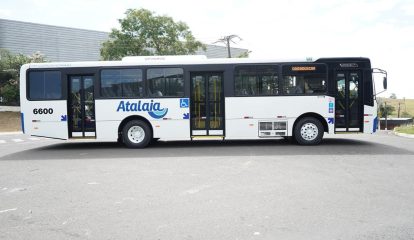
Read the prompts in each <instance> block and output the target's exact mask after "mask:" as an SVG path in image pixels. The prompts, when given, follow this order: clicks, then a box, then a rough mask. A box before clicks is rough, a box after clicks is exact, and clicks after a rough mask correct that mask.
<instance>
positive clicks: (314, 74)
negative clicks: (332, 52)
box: [283, 64, 327, 95]
mask: <svg viewBox="0 0 414 240" xmlns="http://www.w3.org/2000/svg"><path fill="white" fill-rule="evenodd" d="M296 69H299V70H296ZM295 70H296V71H295ZM326 82H327V81H326V67H325V66H324V65H317V64H316V65H314V66H313V65H312V66H296V65H286V66H283V93H284V94H285V95H312V94H321V93H325V92H326V89H327V86H326Z"/></svg>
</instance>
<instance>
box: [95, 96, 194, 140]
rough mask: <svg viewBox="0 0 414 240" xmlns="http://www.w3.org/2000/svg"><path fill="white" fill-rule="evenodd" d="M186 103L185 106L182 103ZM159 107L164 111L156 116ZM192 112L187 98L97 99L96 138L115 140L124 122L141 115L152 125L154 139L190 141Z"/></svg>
mask: <svg viewBox="0 0 414 240" xmlns="http://www.w3.org/2000/svg"><path fill="white" fill-rule="evenodd" d="M183 100H184V101H185V103H186V105H183V104H181V103H182V101H183ZM151 104H152V108H151ZM156 104H158V105H156ZM156 106H158V109H160V110H162V111H159V112H158V113H157V112H156V109H157V107H156ZM154 108H155V109H154ZM189 110H190V108H189V99H188V98H157V99H111V100H109V99H96V100H95V115H96V133H97V134H96V138H97V139H98V140H102V141H116V140H117V139H118V127H119V126H120V124H121V122H122V120H124V119H125V118H127V117H130V116H141V117H143V118H145V119H147V120H148V121H149V122H150V123H151V127H152V129H153V137H154V138H162V139H164V140H190V120H189V116H190V113H189ZM164 111H165V112H164ZM153 113H155V114H158V116H157V115H154V114H153ZM164 113H165V114H164ZM154 116H155V117H154Z"/></svg>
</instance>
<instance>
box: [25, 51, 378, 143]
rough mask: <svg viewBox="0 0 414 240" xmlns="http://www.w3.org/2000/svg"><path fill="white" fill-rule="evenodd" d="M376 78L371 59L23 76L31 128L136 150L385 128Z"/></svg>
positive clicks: (118, 67) (190, 62)
mask: <svg viewBox="0 0 414 240" xmlns="http://www.w3.org/2000/svg"><path fill="white" fill-rule="evenodd" d="M373 72H374V70H373V69H371V63H370V60H369V59H367V58H322V59H318V60H316V61H313V62H306V61H303V62H300V61H291V62H281V61H258V60H251V59H206V58H205V57H204V58H203V57H199V56H192V57H191V56H187V57H184V56H182V57H179V56H175V57H168V56H165V57H163V56H157V57H127V58H125V59H123V60H122V61H99V62H66V63H31V64H25V65H23V66H22V68H21V75H20V76H21V77H20V98H21V118H22V129H23V132H24V133H25V134H28V135H31V136H39V137H48V138H56V139H64V140H67V139H74V140H76V139H85V138H87V139H93V140H96V141H120V142H123V143H124V144H125V145H126V146H127V147H131V148H143V147H146V146H147V145H148V144H149V143H151V142H152V141H153V140H158V139H161V140H167V141H175V140H200V139H211V140H213V139H214V140H232V139H272V138H281V137H284V138H292V139H294V140H295V141H296V142H297V143H299V144H302V145H314V144H318V143H320V142H321V139H322V137H323V135H324V133H327V134H335V133H368V134H371V133H374V132H375V131H376V129H377V125H378V117H377V104H376V101H375V93H374V82H373V77H372V76H373ZM381 72H382V73H384V74H385V75H386V72H385V71H382V70H381ZM384 88H386V76H385V77H384Z"/></svg>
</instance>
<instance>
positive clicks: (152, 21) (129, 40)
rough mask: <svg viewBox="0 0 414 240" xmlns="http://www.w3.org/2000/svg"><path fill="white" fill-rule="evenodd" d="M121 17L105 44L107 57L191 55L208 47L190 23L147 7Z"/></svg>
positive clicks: (103, 51)
mask: <svg viewBox="0 0 414 240" xmlns="http://www.w3.org/2000/svg"><path fill="white" fill-rule="evenodd" d="M125 15H126V16H125V18H123V19H119V20H118V21H119V23H120V25H121V29H120V30H119V29H115V28H114V29H112V31H111V33H110V34H109V40H108V41H106V42H104V43H103V44H102V48H101V56H102V58H103V59H104V60H119V59H121V58H122V57H125V56H149V55H188V54H194V53H195V51H196V50H197V49H199V48H200V47H201V48H203V49H205V46H204V45H203V44H202V43H201V42H199V41H197V40H196V39H195V38H194V36H193V34H192V33H191V31H190V30H189V28H188V26H187V24H185V23H184V22H174V20H173V19H172V18H171V17H168V16H158V15H155V14H154V13H153V12H151V11H148V10H146V9H128V10H127V11H126V13H125Z"/></svg>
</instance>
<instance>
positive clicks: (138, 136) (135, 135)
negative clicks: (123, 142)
mask: <svg viewBox="0 0 414 240" xmlns="http://www.w3.org/2000/svg"><path fill="white" fill-rule="evenodd" d="M144 138H145V131H144V129H143V128H142V127H140V126H132V127H130V128H129V130H128V139H129V141H131V142H133V143H140V142H142V141H143V140H144Z"/></svg>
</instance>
